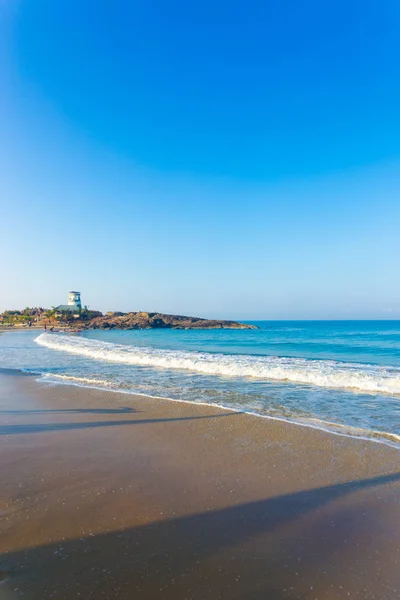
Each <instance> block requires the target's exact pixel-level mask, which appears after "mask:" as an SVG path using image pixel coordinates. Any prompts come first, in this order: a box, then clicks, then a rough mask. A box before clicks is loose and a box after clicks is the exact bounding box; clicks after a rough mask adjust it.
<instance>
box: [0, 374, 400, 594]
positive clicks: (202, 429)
mask: <svg viewBox="0 0 400 600" xmlns="http://www.w3.org/2000/svg"><path fill="white" fill-rule="evenodd" d="M107 391H108V390H101V391H100V390H96V389H93V388H82V387H76V386H71V385H62V386H48V385H43V384H41V383H40V382H37V381H36V380H35V378H34V376H21V375H15V373H9V374H8V375H6V374H5V373H4V372H3V373H1V372H0V417H1V429H0V432H1V434H2V435H1V436H0V444H1V452H2V458H3V460H2V464H1V466H0V469H1V473H0V475H1V477H2V481H3V482H4V485H3V486H2V489H1V497H0V503H1V504H0V507H1V510H2V512H3V520H2V536H1V541H0V544H1V550H2V551H3V552H4V553H5V554H4V557H3V560H2V563H1V569H2V571H3V577H4V579H5V580H4V582H3V584H2V585H1V588H0V589H1V591H2V592H4V594H5V596H4V597H5V598H7V600H8V599H9V598H10V599H12V598H17V597H20V594H21V593H23V594H24V596H25V597H26V598H28V599H30V598H32V600H35V599H36V598H50V597H53V595H54V597H57V598H61V599H62V598H64V599H66V600H69V599H71V600H72V598H76V597H78V596H79V597H85V598H100V597H105V598H110V599H111V598H126V599H128V598H129V599H131V598H138V599H140V600H144V599H146V600H147V599H149V600H150V599H153V598H158V597H162V598H163V599H167V600H184V599H187V598H192V599H194V600H204V599H205V598H209V599H210V600H215V599H217V598H221V599H222V598H223V599H229V600H237V599H238V598H245V599H247V598H249V599H250V598H255V599H257V600H262V599H265V598H274V599H275V598H277V599H285V600H286V599H287V600H292V599H293V600H294V599H295V598H301V600H315V598H317V599H318V600H338V599H342V598H348V596H349V594H351V595H356V594H357V593H359V591H360V590H361V591H362V590H364V593H363V597H365V598H373V597H376V598H380V600H384V599H387V600H395V598H397V592H396V589H397V587H396V586H398V584H400V580H399V572H400V569H399V566H400V564H399V560H400V559H399V557H398V552H397V549H398V540H399V539H400V520H399V519H398V510H399V509H398V492H399V485H400V458H399V454H398V451H397V450H395V449H393V448H391V447H389V446H386V445H383V444H374V445H372V444H370V443H367V442H365V441H363V440H360V439H354V438H341V437H339V436H336V435H332V434H330V433H324V432H322V431H319V430H315V429H314V430H313V429H311V428H308V427H296V426H295V425H293V424H290V423H287V422H280V421H273V420H271V419H256V418H255V417H254V416H251V415H248V414H242V413H235V412H231V411H230V412H228V411H221V409H220V408H216V407H211V406H209V405H206V406H205V405H199V404H193V403H186V402H179V401H178V402H170V401H169V400H157V399H152V400H151V401H150V399H149V398H147V397H145V396H135V395H130V396H129V398H130V401H129V404H127V395H126V394H118V393H114V392H113V393H112V394H107ZM16 590H17V591H16ZM160 590H162V591H160ZM78 592H79V594H78ZM6 594H8V595H6Z"/></svg>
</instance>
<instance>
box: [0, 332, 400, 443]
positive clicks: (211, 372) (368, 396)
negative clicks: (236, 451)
mask: <svg viewBox="0 0 400 600" xmlns="http://www.w3.org/2000/svg"><path fill="white" fill-rule="evenodd" d="M254 323H255V324H256V325H258V327H259V329H257V330H201V331H195V330H188V331H179V330H144V331H140V330H137V331H90V332H84V333H82V334H75V335H71V334H70V335H68V334H50V333H46V334H41V333H38V332H24V333H20V332H18V333H17V332H11V333H5V334H3V335H2V336H0V367H11V368H22V369H25V370H30V371H34V372H36V373H38V374H40V375H41V380H42V381H43V382H45V383H47V384H56V383H58V384H63V383H74V384H76V385H83V386H95V387H104V388H106V389H111V390H119V391H124V392H127V393H134V392H139V393H142V394H146V395H148V396H161V397H168V398H171V399H174V400H184V401H191V402H205V403H209V404H216V405H219V406H225V407H228V408H234V409H237V410H244V411H248V412H253V413H256V414H259V415H262V416H270V417H276V418H283V419H287V420H291V421H295V422H297V423H301V424H307V425H310V426H314V427H321V428H326V429H331V430H333V431H336V432H339V433H344V434H351V435H356V436H362V437H373V438H375V439H378V440H380V441H385V442H386V443H392V444H398V443H400V437H399V435H400V321H376V322H374V321H343V322H339V321H325V322H323V321H316V322H310V321H306V322H304V321H298V322H294V321H290V322H289V321H286V322H277V321H269V322H268V321H262V322H254ZM149 401H150V400H149Z"/></svg>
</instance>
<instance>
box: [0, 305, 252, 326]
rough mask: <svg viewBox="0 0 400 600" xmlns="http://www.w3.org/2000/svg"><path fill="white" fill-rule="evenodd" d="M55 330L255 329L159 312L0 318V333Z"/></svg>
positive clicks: (34, 311)
mask: <svg viewBox="0 0 400 600" xmlns="http://www.w3.org/2000/svg"><path fill="white" fill-rule="evenodd" d="M45 327H46V328H47V327H49V328H51V327H57V328H61V329H65V328H71V327H73V328H74V329H75V328H76V329H79V330H86V329H257V326H256V325H250V324H248V323H241V322H238V321H228V320H221V319H203V318H201V317H188V316H183V315H169V314H164V313H158V312H145V311H138V312H128V313H123V312H107V313H106V314H105V315H103V314H102V313H101V312H100V311H93V310H88V309H86V308H85V309H82V310H79V311H77V312H76V313H75V314H74V312H71V311H57V309H54V308H53V309H44V308H40V307H39V308H26V309H24V310H6V311H4V312H3V313H1V314H0V331H1V330H3V331H4V330H8V329H11V330H21V329H30V328H34V329H41V328H45Z"/></svg>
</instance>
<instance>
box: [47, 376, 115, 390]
mask: <svg viewBox="0 0 400 600" xmlns="http://www.w3.org/2000/svg"><path fill="white" fill-rule="evenodd" d="M41 378H42V379H44V380H49V381H52V380H53V379H55V380H62V381H66V382H71V383H86V384H88V385H89V386H92V385H93V386H94V385H98V386H101V387H102V388H103V387H112V383H111V382H110V381H106V380H104V379H89V378H88V377H73V376H72V375H60V374H59V373H44V374H43V375H42V376H41Z"/></svg>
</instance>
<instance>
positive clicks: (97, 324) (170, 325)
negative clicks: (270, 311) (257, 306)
mask: <svg viewBox="0 0 400 600" xmlns="http://www.w3.org/2000/svg"><path fill="white" fill-rule="evenodd" d="M85 329H257V327H256V326H255V325H248V324H247V323H238V322H236V321H220V320H214V319H213V320H209V319H201V318H198V317H184V316H180V315H164V314H162V313H148V312H130V313H125V314H124V313H120V312H118V313H107V314H106V315H105V316H104V317H96V318H95V319H92V320H91V321H90V322H89V323H87V324H85Z"/></svg>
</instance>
